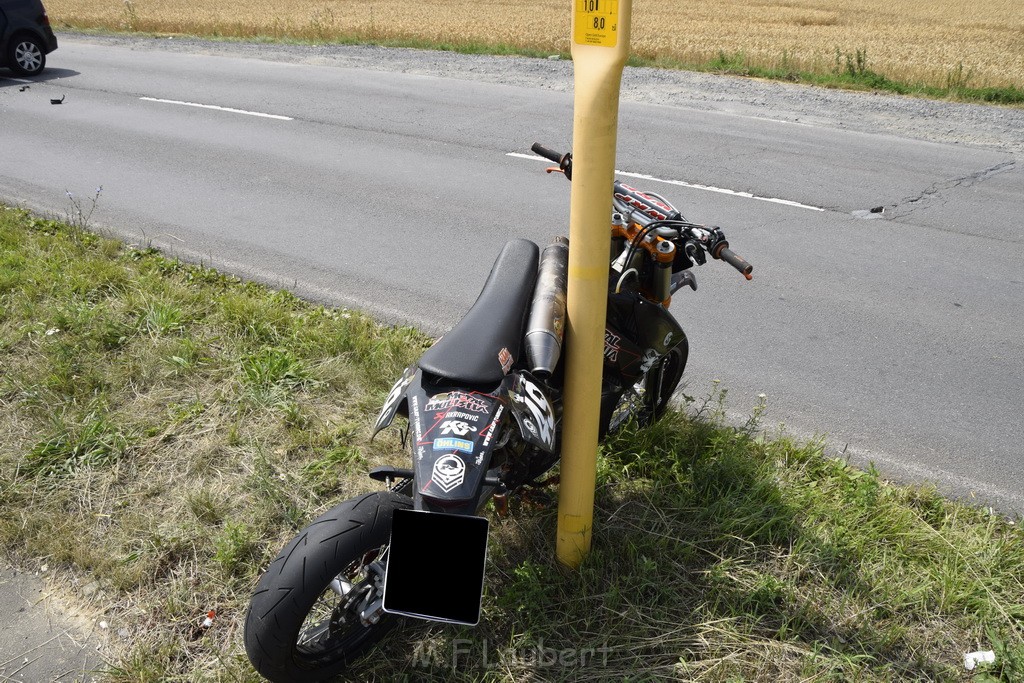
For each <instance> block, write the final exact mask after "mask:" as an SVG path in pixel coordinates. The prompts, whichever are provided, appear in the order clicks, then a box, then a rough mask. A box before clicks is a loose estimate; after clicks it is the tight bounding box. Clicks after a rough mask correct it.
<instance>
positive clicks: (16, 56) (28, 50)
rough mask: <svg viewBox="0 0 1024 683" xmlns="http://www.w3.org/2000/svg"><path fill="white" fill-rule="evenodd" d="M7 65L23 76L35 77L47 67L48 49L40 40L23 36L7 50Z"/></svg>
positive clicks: (16, 37) (18, 37) (12, 42)
mask: <svg viewBox="0 0 1024 683" xmlns="http://www.w3.org/2000/svg"><path fill="white" fill-rule="evenodd" d="M7 64H8V66H10V67H11V70H12V71H14V73H16V74H19V75H21V76H35V75H36V74H38V73H40V72H41V71H42V70H43V69H44V68H45V67H46V48H45V47H44V46H43V44H42V43H41V42H40V41H39V39H38V38H36V37H35V36H32V35H27V34H24V33H23V34H21V35H17V36H15V37H14V39H13V40H11V44H10V45H9V46H8V48H7Z"/></svg>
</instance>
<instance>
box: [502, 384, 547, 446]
mask: <svg viewBox="0 0 1024 683" xmlns="http://www.w3.org/2000/svg"><path fill="white" fill-rule="evenodd" d="M510 396H511V398H512V400H513V401H514V402H515V403H516V404H517V405H518V406H519V407H521V408H523V409H525V412H526V413H527V415H523V416H522V417H521V418H520V419H521V424H522V425H523V427H525V428H526V430H527V431H529V432H531V433H532V434H533V435H534V436H536V437H537V438H538V439H539V440H540V442H541V443H542V444H543V446H544V447H545V448H546V449H547V450H549V451H552V452H553V451H554V449H555V415H554V412H553V411H552V409H551V404H550V403H549V402H548V399H547V396H545V395H544V392H543V391H541V389H540V387H538V386H537V385H536V384H534V383H533V382H531V381H530V380H528V379H526V378H525V377H520V378H519V382H518V384H517V386H516V388H515V390H514V391H512V392H511V393H510Z"/></svg>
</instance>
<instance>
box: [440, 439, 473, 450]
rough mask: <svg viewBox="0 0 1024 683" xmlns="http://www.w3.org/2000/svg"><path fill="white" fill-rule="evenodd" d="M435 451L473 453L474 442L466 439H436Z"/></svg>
mask: <svg viewBox="0 0 1024 683" xmlns="http://www.w3.org/2000/svg"><path fill="white" fill-rule="evenodd" d="M434 450H435V451H462V452H463V453H472V452H473V442H472V441H466V440H465V439H452V438H447V437H446V438H443V439H434Z"/></svg>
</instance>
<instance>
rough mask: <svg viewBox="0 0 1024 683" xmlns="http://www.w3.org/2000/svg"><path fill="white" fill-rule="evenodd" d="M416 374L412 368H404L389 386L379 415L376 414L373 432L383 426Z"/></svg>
mask: <svg viewBox="0 0 1024 683" xmlns="http://www.w3.org/2000/svg"><path fill="white" fill-rule="evenodd" d="M415 376H416V373H415V372H414V371H413V370H412V368H408V369H406V371H405V372H403V373H402V376H401V377H399V378H398V381H397V382H395V384H394V386H393V387H391V392H390V393H388V397H387V398H386V399H384V407H383V408H381V409H380V415H378V416H377V423H376V425H375V426H374V432H379V431H380V430H381V429H383V428H384V425H385V423H386V422H388V420H389V416H390V415H391V414H392V412H393V411H394V409H395V406H397V405H398V402H399V401H400V400H401V398H402V396H404V395H405V390H406V389H408V388H409V384H410V383H411V382H412V378H413V377H415Z"/></svg>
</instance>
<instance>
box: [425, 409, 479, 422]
mask: <svg viewBox="0 0 1024 683" xmlns="http://www.w3.org/2000/svg"><path fill="white" fill-rule="evenodd" d="M434 417H435V418H436V419H438V420H440V419H443V418H446V417H448V418H452V419H454V420H469V421H470V422H479V421H480V416H479V415H475V414H473V413H464V412H462V411H461V410H449V411H446V412H443V413H437V414H436V415H435V416H434Z"/></svg>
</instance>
